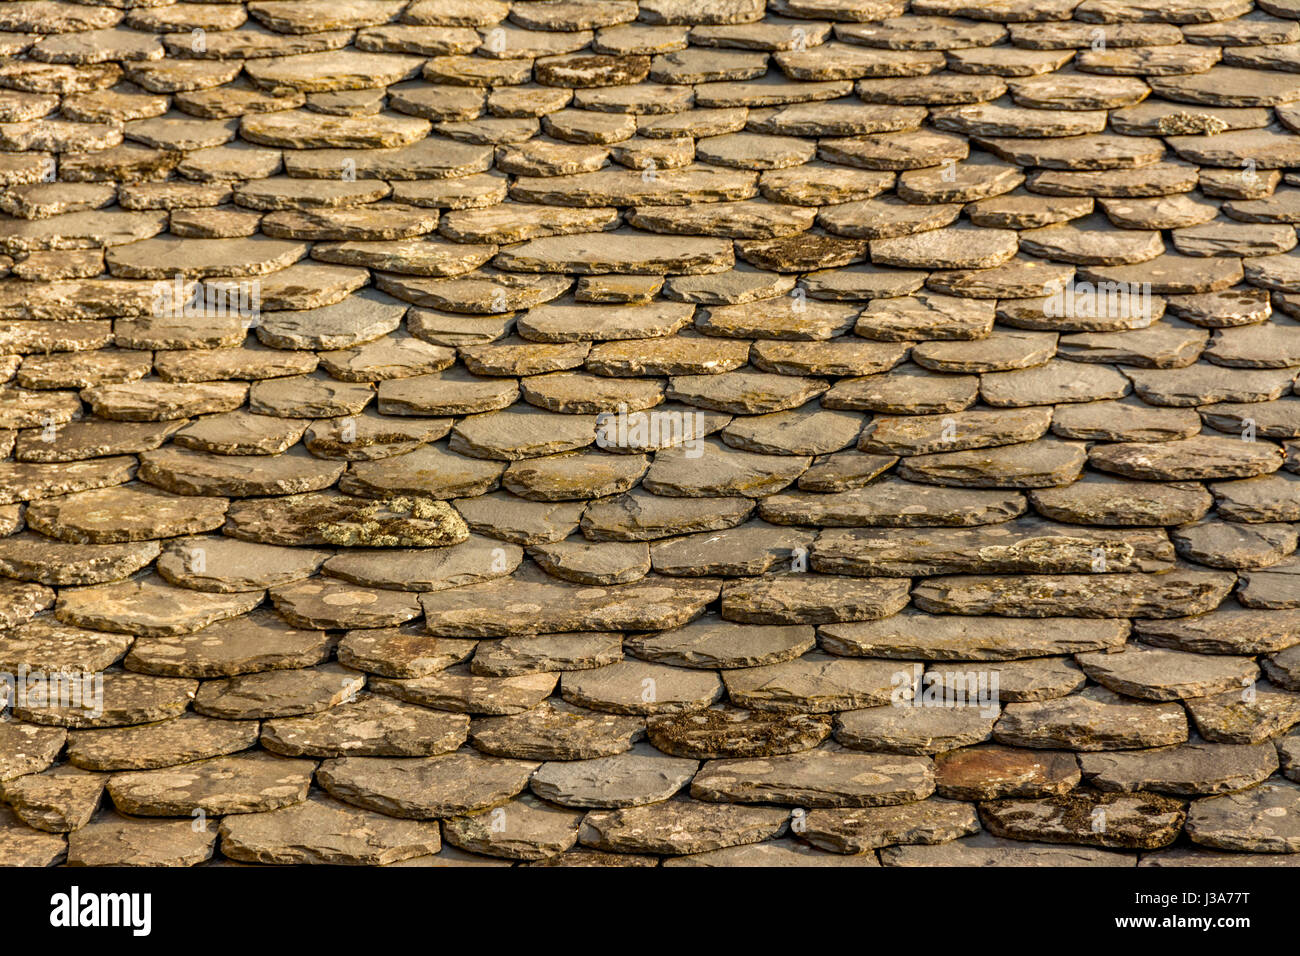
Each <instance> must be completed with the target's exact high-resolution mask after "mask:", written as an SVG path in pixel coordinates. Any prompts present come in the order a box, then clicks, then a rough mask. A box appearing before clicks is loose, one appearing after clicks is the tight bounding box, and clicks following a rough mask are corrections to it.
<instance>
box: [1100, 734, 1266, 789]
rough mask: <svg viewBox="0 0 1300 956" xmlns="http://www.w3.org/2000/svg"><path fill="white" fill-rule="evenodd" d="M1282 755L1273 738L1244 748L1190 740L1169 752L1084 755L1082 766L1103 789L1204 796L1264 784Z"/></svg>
mask: <svg viewBox="0 0 1300 956" xmlns="http://www.w3.org/2000/svg"><path fill="white" fill-rule="evenodd" d="M1277 759H1278V758H1277V749H1276V748H1275V747H1274V746H1273V745H1272V744H1271V743H1269V742H1264V743H1261V744H1254V745H1249V744H1247V745H1244V746H1242V745H1235V744H1210V743H1192V742H1190V741H1189V742H1188V743H1186V744H1183V745H1182V746H1179V747H1173V748H1170V749H1167V750H1154V751H1114V752H1111V753H1102V754H1084V755H1082V756H1081V757H1080V758H1079V767H1080V769H1081V770H1082V771H1083V773H1084V775H1085V776H1086V777H1087V779H1088V782H1089V783H1090V784H1091V785H1092V786H1094V787H1097V788H1099V789H1101V790H1114V791H1121V792H1125V793H1132V792H1135V791H1139V790H1153V791H1155V792H1157V793H1168V794H1173V795H1175V796H1201V795H1205V794H1218V793H1225V792H1228V791H1232V790H1244V789H1246V788H1247V787H1251V786H1254V785H1255V784H1257V783H1261V782H1262V781H1264V780H1265V779H1266V778H1268V777H1269V776H1270V775H1271V774H1272V773H1273V772H1274V771H1275V770H1276V769H1277Z"/></svg>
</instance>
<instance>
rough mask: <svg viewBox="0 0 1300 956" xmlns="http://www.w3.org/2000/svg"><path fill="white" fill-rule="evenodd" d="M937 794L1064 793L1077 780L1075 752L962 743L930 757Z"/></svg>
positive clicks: (974, 796) (977, 797)
mask: <svg viewBox="0 0 1300 956" xmlns="http://www.w3.org/2000/svg"><path fill="white" fill-rule="evenodd" d="M934 776H935V784H936V788H937V792H938V794H939V796H941V797H948V798H950V799H954V800H995V799H999V798H1003V797H1045V796H1053V795H1057V794H1064V793H1068V792H1069V791H1070V790H1073V789H1074V787H1075V786H1076V785H1077V784H1078V782H1079V778H1080V773H1079V766H1078V763H1077V761H1076V760H1075V756H1074V754H1072V753H1069V752H1067V751H1053V750H1021V749H1018V748H1012V747H1003V746H1000V745H998V744H988V745H985V746H979V747H963V748H961V749H959V750H952V751H949V752H947V753H941V754H939V755H938V756H937V757H935V758H934Z"/></svg>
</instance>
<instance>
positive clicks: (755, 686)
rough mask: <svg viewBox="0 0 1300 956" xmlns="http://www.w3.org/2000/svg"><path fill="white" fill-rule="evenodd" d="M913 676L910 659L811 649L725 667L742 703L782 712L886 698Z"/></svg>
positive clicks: (730, 689)
mask: <svg viewBox="0 0 1300 956" xmlns="http://www.w3.org/2000/svg"><path fill="white" fill-rule="evenodd" d="M913 680H914V677H913V675H912V673H911V670H910V668H909V667H907V666H906V665H903V664H900V663H894V662H890V661H866V660H852V659H848V658H835V657H831V656H829V655H826V654H820V653H808V654H805V655H803V656H802V657H800V658H798V659H797V660H793V661H787V662H785V663H781V664H768V665H765V666H762V667H747V668H743V669H741V670H734V671H725V672H724V673H723V681H725V683H726V685H727V695H728V696H729V697H730V698H731V701H732V702H733V703H734V704H736V705H738V706H741V707H748V708H752V709H755V710H773V711H777V712H779V713H791V712H801V713H815V714H816V713H823V714H824V713H830V712H832V711H840V710H857V709H860V708H862V707H875V706H880V705H882V704H887V703H889V702H890V701H891V699H892V696H893V694H894V693H895V692H896V691H897V690H898V689H899V688H900V687H906V686H911V684H912V682H913Z"/></svg>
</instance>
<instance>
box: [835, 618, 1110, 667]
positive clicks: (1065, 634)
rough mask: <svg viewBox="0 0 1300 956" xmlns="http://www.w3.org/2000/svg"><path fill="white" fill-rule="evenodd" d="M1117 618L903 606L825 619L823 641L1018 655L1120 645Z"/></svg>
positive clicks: (850, 647) (958, 655) (924, 655)
mask: <svg viewBox="0 0 1300 956" xmlns="http://www.w3.org/2000/svg"><path fill="white" fill-rule="evenodd" d="M1128 630H1129V629H1128V626H1127V625H1126V624H1124V623H1123V622H1122V621H1107V620H1079V619H1077V618H1063V617H1048V618H1039V619H1036V620H1033V621H1029V620H1024V619H1017V618H1007V619H997V618H987V617H970V616H964V615H956V614H926V613H924V612H922V611H917V610H915V609H912V608H905V609H903V610H902V611H900V612H899V613H898V614H895V615H893V616H890V617H886V618H885V619H884V620H881V621H861V622H853V623H846V624H825V625H822V626H821V627H820V628H819V629H818V637H819V640H820V642H821V645H822V647H824V648H826V649H827V650H828V651H831V652H832V653H835V654H843V655H849V656H861V657H885V658H890V659H894V660H933V661H960V660H970V661H988V660H1001V661H1005V660H1018V659H1023V658H1034V657H1042V656H1047V655H1052V654H1073V653H1079V652H1084V651H1094V650H1104V649H1114V648H1119V647H1122V646H1123V645H1124V641H1125V639H1126V638H1127V636H1128Z"/></svg>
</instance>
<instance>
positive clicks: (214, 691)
mask: <svg viewBox="0 0 1300 956" xmlns="http://www.w3.org/2000/svg"><path fill="white" fill-rule="evenodd" d="M365 682H366V675H365V674H362V673H361V672H360V671H354V670H351V669H349V668H346V667H340V666H339V665H338V664H330V663H327V664H321V665H319V666H317V667H305V668H299V669H295V670H274V671H262V672H260V673H255V674H242V675H238V676H235V677H227V678H223V679H221V680H209V681H204V682H203V684H202V685H200V687H199V689H198V692H197V693H196V694H195V695H194V709H195V710H196V711H198V712H199V713H200V714H203V715H205V716H207V717H221V718H224V719H226V720H249V719H253V718H258V717H297V716H301V715H303V714H315V713H319V712H321V711H323V710H328V709H329V708H330V707H334V706H336V705H337V704H340V703H344V702H350V701H351V700H353V699H354V698H355V697H356V695H357V694H358V693H359V692H360V691H361V689H362V688H363V687H364V686H365Z"/></svg>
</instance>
